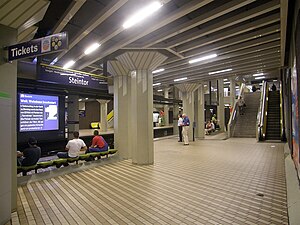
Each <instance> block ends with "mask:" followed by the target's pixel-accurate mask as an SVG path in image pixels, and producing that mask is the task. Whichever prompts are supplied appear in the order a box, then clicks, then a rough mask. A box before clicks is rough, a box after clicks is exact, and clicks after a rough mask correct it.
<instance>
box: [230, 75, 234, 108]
mask: <svg viewBox="0 0 300 225" xmlns="http://www.w3.org/2000/svg"><path fill="white" fill-rule="evenodd" d="M234 103H235V80H234V79H233V78H231V79H230V105H231V107H233V105H234Z"/></svg>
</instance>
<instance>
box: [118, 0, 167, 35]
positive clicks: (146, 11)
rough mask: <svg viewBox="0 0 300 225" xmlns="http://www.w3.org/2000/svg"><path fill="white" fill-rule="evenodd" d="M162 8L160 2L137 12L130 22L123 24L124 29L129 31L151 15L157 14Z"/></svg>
mask: <svg viewBox="0 0 300 225" xmlns="http://www.w3.org/2000/svg"><path fill="white" fill-rule="evenodd" d="M160 7H162V4H161V3H160V2H158V1H155V2H152V3H151V4H149V5H147V6H146V7H144V8H142V9H140V10H139V11H137V12H136V13H135V14H133V15H132V16H131V17H130V18H129V19H128V20H126V21H125V23H124V24H123V28H124V29H127V28H129V27H132V26H133V25H135V24H137V23H139V22H141V21H142V20H144V19H145V18H147V17H149V16H150V15H151V14H153V13H154V12H156V11H157V10H158V9H159V8H160Z"/></svg>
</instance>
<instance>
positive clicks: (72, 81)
mask: <svg viewBox="0 0 300 225" xmlns="http://www.w3.org/2000/svg"><path fill="white" fill-rule="evenodd" d="M37 78H38V80H40V81H44V82H48V83H55V84H63V85H68V86H76V87H83V88H92V89H98V90H108V87H107V81H106V78H105V77H103V76H100V75H96V74H91V73H85V72H81V71H76V70H70V69H63V68H61V67H58V66H50V65H47V64H43V63H41V64H39V65H38V68H37Z"/></svg>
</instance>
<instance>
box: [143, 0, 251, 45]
mask: <svg viewBox="0 0 300 225" xmlns="http://www.w3.org/2000/svg"><path fill="white" fill-rule="evenodd" d="M252 2H254V1H253V0H247V1H245V0H235V1H231V2H229V3H225V4H224V3H222V4H221V5H220V6H219V7H217V8H215V9H213V10H210V11H208V12H207V13H205V14H203V15H201V16H198V17H196V18H194V19H192V20H189V21H187V22H185V23H183V24H181V25H179V26H175V27H173V28H171V29H168V30H166V31H163V32H160V33H159V36H157V35H156V36H155V37H153V38H151V39H149V40H147V43H146V44H143V46H142V48H148V47H150V46H153V45H155V44H157V43H160V42H162V41H164V40H166V39H168V38H171V37H173V36H176V35H178V34H181V33H183V32H185V31H188V30H190V29H192V28H194V27H197V26H200V25H202V24H204V23H206V22H208V21H211V20H213V19H216V18H218V17H220V16H223V15H225V14H227V13H230V12H232V11H234V10H236V9H238V8H241V7H243V6H245V5H248V4H250V3H252Z"/></svg>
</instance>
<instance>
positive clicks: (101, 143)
mask: <svg viewBox="0 0 300 225" xmlns="http://www.w3.org/2000/svg"><path fill="white" fill-rule="evenodd" d="M107 150H108V144H107V142H106V141H105V140H104V138H103V137H102V136H100V135H99V131H98V130H95V131H94V137H93V140H92V145H91V146H90V147H89V149H88V150H87V151H86V153H89V152H105V151H107Z"/></svg>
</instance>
